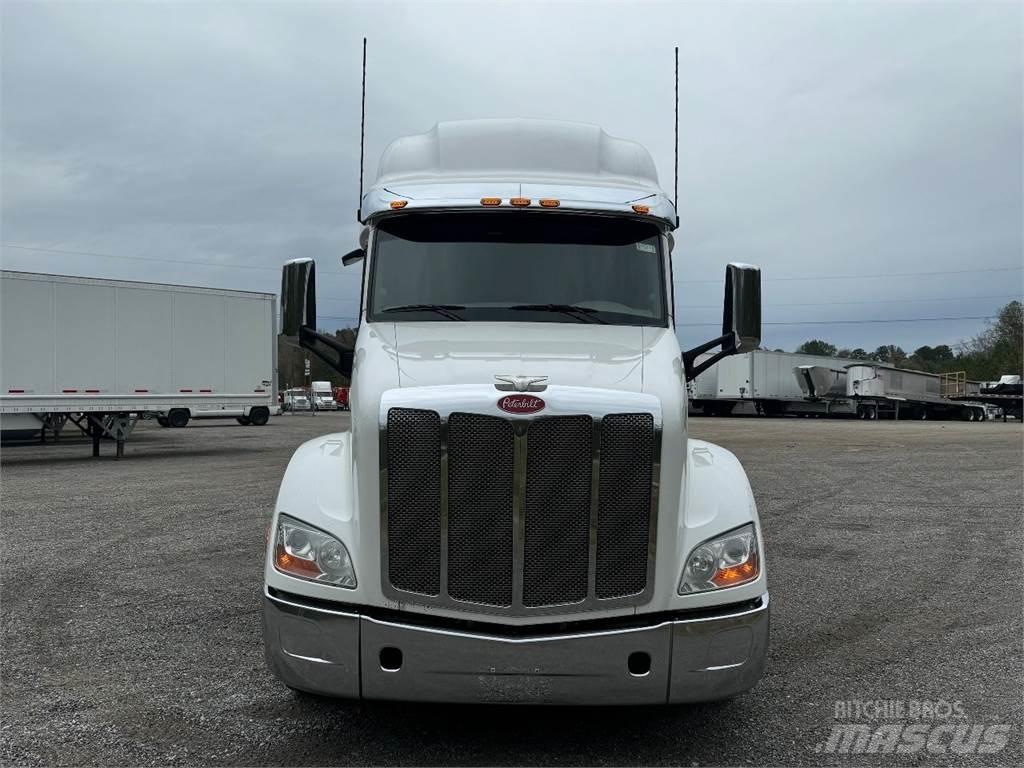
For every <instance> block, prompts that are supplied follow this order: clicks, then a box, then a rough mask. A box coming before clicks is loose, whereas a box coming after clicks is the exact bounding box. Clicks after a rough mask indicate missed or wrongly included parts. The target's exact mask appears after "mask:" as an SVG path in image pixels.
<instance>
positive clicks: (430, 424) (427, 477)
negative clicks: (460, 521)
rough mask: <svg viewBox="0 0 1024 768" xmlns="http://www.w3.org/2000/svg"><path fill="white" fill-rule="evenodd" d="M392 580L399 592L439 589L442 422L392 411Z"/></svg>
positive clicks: (389, 447) (431, 592)
mask: <svg viewBox="0 0 1024 768" xmlns="http://www.w3.org/2000/svg"><path fill="white" fill-rule="evenodd" d="M387 439H388V444H387V451H388V507H387V510H388V579H389V580H390V581H391V584H392V585H394V587H395V588H396V589H402V590H405V591H407V592H418V593H420V594H424V595H437V594H439V593H440V591H441V478H440V469H439V467H440V456H441V420H440V418H439V417H438V415H437V413H435V412H434V411H421V410H415V409H411V408H392V409H391V410H389V411H388V438H387Z"/></svg>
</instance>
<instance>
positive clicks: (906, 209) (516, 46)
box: [0, 2, 1024, 348]
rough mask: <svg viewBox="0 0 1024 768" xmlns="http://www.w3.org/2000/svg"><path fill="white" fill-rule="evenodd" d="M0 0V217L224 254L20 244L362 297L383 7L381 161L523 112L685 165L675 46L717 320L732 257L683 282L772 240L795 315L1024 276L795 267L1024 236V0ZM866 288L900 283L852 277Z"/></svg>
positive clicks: (781, 342)
mask: <svg viewBox="0 0 1024 768" xmlns="http://www.w3.org/2000/svg"><path fill="white" fill-rule="evenodd" d="M2 13H3V39H2V49H3V52H2V56H3V61H2V64H3V66H2V86H3V103H2V107H3V109H2V113H0V133H2V152H3V165H2V169H0V193H2V221H0V224H2V231H3V241H4V242H6V243H18V244H22V245H35V246H40V247H49V248H58V249H68V250H76V251H84V252H93V253H109V254H115V255H137V256H143V257H147V258H152V259H175V260H189V261H206V262H209V263H210V265H211V266H209V267H203V266H197V265H188V266H183V265H175V264H169V263H167V262H161V261H131V260H129V259H103V258H95V257H84V256H72V255H64V256H61V255H59V254H46V253H31V252H27V251H22V250H16V249H9V248H6V249H3V251H2V252H0V254H2V259H3V264H4V267H5V268H13V269H35V270H39V271H54V272H64V273H69V272H70V273H77V274H90V275H97V276H103V277H124V278H128V279H151V280H167V281H173V282H183V283H193V284H201V285H214V286H220V287H234V288H243V289H255V290H274V289H275V287H276V285H277V279H278V277H277V273H276V267H277V266H278V265H279V264H281V263H282V262H283V261H285V260H286V259H289V258H293V257H296V256H314V257H316V258H317V259H318V261H319V265H320V273H321V275H323V277H322V280H323V287H322V289H321V294H322V295H324V296H328V297H331V298H330V299H326V300H324V301H323V302H322V306H321V312H322V313H323V314H325V315H331V316H332V317H339V318H341V317H345V316H350V315H353V314H354V313H355V311H356V308H357V307H358V301H357V290H358V283H359V278H358V274H356V273H352V272H351V271H345V270H342V269H341V267H340V264H339V261H338V259H339V258H340V256H341V255H342V254H343V253H345V252H346V251H347V250H349V249H350V248H351V247H352V246H353V245H354V243H355V242H356V238H357V235H358V225H357V224H356V222H355V221H354V212H355V209H356V207H357V183H358V171H359V167H358V166H359V156H358V137H359V66H360V56H361V39H362V36H363V35H366V36H368V37H369V38H370V51H369V73H368V82H369V93H368V97H367V145H366V163H365V165H366V172H367V176H368V178H370V179H372V178H373V176H374V174H375V170H376V164H377V158H378V157H379V156H380V153H381V152H382V151H383V149H384V147H385V146H386V145H387V144H388V143H389V142H390V141H391V140H393V139H394V138H396V137H397V136H400V135H403V134H407V133H414V132H420V131H423V130H426V129H428V128H429V127H430V126H431V125H432V124H433V123H434V122H436V121H438V120H442V119H460V118H468V117H492V116H509V115H522V116H532V117H549V118H559V119H573V120H584V121H588V122H594V123H598V124H601V125H603V126H604V127H605V128H606V129H607V130H608V131H609V132H610V133H612V134H613V135H618V136H623V137H626V138H631V139H635V140H637V141H640V142H641V143H643V144H644V145H646V146H647V147H648V148H649V149H650V150H651V151H652V153H653V155H654V157H655V160H656V162H657V165H658V170H659V174H660V176H661V180H662V184H663V186H664V187H666V188H668V189H671V186H672V178H673V164H672V158H673V141H672V98H673V83H672V70H671V66H672V47H673V46H674V45H679V46H680V115H681V120H680V139H681V141H680V202H681V213H682V227H681V230H680V232H678V233H677V238H676V242H677V244H678V245H677V258H676V268H675V274H676V278H677V280H678V281H680V283H679V285H678V288H677V297H678V303H679V312H680V321H681V322H683V323H687V324H690V323H708V322H710V323H714V322H715V320H716V318H717V316H718V312H717V311H716V310H715V309H714V308H713V307H716V306H717V305H718V303H719V302H720V296H719V295H718V293H717V291H718V289H717V288H716V287H715V286H714V285H713V284H710V283H703V282H699V283H698V282H686V281H690V280H707V279H717V278H718V277H719V276H720V275H721V273H722V271H723V267H724V264H725V262H727V261H729V260H736V259H738V260H742V261H754V262H757V263H760V264H761V265H762V267H763V268H764V270H765V278H766V283H765V303H766V311H765V319H766V320H768V321H775V322H779V321H786V320H794V321H801V322H803V321H814V320H838V319H879V318H898V317H931V316H958V315H970V316H974V315H988V314H992V313H993V311H994V310H995V308H996V307H997V306H999V305H1000V304H1001V303H1005V302H1004V301H1002V300H1001V299H993V298H985V299H979V300H966V299H964V298H961V297H967V296H984V297H991V296H1004V295H1005V296H1012V295H1020V293H1021V290H1022V285H1021V273H1020V272H1016V273H995V272H979V273H977V274H973V275H958V276H955V277H952V276H949V275H932V276H927V275H922V276H920V277H918V278H889V279H881V278H864V279H858V280H833V281H829V280H822V281H818V282H807V281H773V279H772V278H773V276H775V277H793V276H807V275H829V274H851V273H852V274H865V275H870V274H879V273H892V272H929V271H933V272H941V271H949V270H956V269H964V268H970V267H984V266H988V267H1003V266H1014V265H1019V264H1020V263H1021V251H1022V240H1021V232H1022V230H1024V222H1022V216H1021V210H1022V208H1024V199H1022V192H1021V168H1022V160H1024V159H1022V155H1021V135H1022V131H1024V120H1022V114H1021V99H1020V93H1021V90H1022V71H1021V59H1020V50H1021V24H1020V9H1019V7H1017V6H1015V5H1013V4H1006V3H993V4H982V3H975V4H854V3H814V4H812V3H793V4H778V3H772V4H764V5H753V4H750V5H748V4H722V3H707V4H704V3H686V4H681V3H628V4H610V3H609V4H600V3H587V4H582V3H568V2H566V3H515V4H513V3H507V4H486V5H485V4H480V5H470V4H464V3H433V2H432V3H408V4H401V3H391V4H387V5H383V6H382V5H379V4H364V3H353V2H344V3H342V2H338V3H315V4H314V3H309V4H256V3H244V4H228V3H217V4H212V3H207V4H197V3H184V2H183V3H161V4H149V3H147V4H122V3H111V4H96V3H89V4H58V3H38V2H37V3H26V2H11V3H6V4H4V6H3V10H2ZM226 264H244V265H248V266H251V267H255V268H252V269H237V268H234V267H228V266H225V265H226ZM328 273H334V274H328ZM952 297H957V298H956V300H955V301H948V300H947V299H949V298H952ZM872 299H882V300H892V301H891V302H890V303H885V304H874V305H872V304H861V303H858V304H854V303H842V302H862V301H865V300H872ZM899 299H913V300H914V301H912V302H910V303H907V304H900V303H899V302H898V301H897V300H899ZM923 299H934V301H928V302H924V301H921V300H923ZM940 299H942V300H940ZM812 302H818V303H819V306H804V305H806V304H808V303H812ZM796 305H799V306H796ZM708 307H711V308H708ZM339 322H341V321H340V320H339ZM979 326H980V323H978V322H974V323H970V322H947V323H918V324H907V325H860V326H857V325H851V326H846V325H828V326H821V327H820V328H818V327H814V326H792V327H787V326H766V327H767V328H769V331H768V332H767V333H766V340H765V341H766V343H767V344H769V345H770V346H773V347H774V346H782V347H787V348H792V347H793V346H795V345H796V344H798V343H799V342H800V341H802V340H804V339H805V338H807V337H809V336H812V335H813V336H826V337H827V338H830V339H831V340H832V341H834V342H836V343H837V344H840V345H858V346H877V345H878V344H881V343H889V342H894V343H899V344H902V345H903V346H905V347H908V348H911V347H913V346H917V345H919V344H924V343H942V342H955V341H956V340H957V339H958V338H962V337H964V336H968V335H971V334H972V333H975V332H976V331H977V330H978V328H979ZM712 330H713V329H712V328H711V327H709V326H708V327H699V326H690V325H686V326H684V327H682V328H681V329H680V335H681V337H682V338H683V340H684V341H686V342H688V343H695V342H697V341H700V340H702V339H703V338H704V337H706V336H707V335H709V332H710V331H712Z"/></svg>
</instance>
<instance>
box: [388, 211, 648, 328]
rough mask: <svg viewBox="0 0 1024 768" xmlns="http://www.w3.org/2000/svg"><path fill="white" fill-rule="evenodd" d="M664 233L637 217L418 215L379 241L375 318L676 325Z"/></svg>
mask: <svg viewBox="0 0 1024 768" xmlns="http://www.w3.org/2000/svg"><path fill="white" fill-rule="evenodd" d="M664 272H665V270H664V264H663V259H662V255H661V240H660V233H659V230H658V228H657V227H656V226H655V225H654V224H650V223H647V222H643V221H636V220H633V219H624V218H612V217H601V216H573V215H567V214H556V213H527V212H524V211H506V212H501V213H497V212H474V213H461V214H419V215H416V214H413V215H408V216H400V217H395V218H392V219H390V220H385V221H383V222H382V223H381V224H380V226H379V228H378V230H377V233H376V237H375V238H374V251H373V259H372V262H371V272H370V288H369V302H368V307H369V319H370V320H371V321H387V322H401V321H404V320H416V321H424V320H426V321H441V322H451V321H465V320H488V321H512V322H523V321H528V322H562V323H607V324H612V325H646V326H661V327H665V326H667V325H668V313H667V310H666V301H665V293H666V292H665V275H664Z"/></svg>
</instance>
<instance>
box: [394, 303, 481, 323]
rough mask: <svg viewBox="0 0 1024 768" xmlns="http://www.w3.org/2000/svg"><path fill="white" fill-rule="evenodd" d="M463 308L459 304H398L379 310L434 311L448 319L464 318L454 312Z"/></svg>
mask: <svg viewBox="0 0 1024 768" xmlns="http://www.w3.org/2000/svg"><path fill="white" fill-rule="evenodd" d="M463 309H465V307H464V306H462V305H461V304H398V305H397V306H394V307H384V309H382V310H381V312H436V313H437V314H439V315H441V316H442V317H447V318H448V319H449V320H465V319H466V318H464V317H462V316H461V315H457V314H455V313H456V312H458V311H460V310H463Z"/></svg>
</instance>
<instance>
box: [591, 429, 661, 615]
mask: <svg viewBox="0 0 1024 768" xmlns="http://www.w3.org/2000/svg"><path fill="white" fill-rule="evenodd" d="M653 461H654V418H653V417H652V416H651V415H650V414H646V413H618V414H614V415H610V416H606V417H605V418H604V420H603V421H602V424H601V474H600V494H601V496H600V498H601V501H600V504H599V505H598V516H597V518H598V526H597V597H598V598H599V599H607V598H611V597H624V596H626V595H635V594H637V593H638V592H643V590H644V587H646V586H647V547H648V540H649V538H650V521H651V469H652V463H653Z"/></svg>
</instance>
